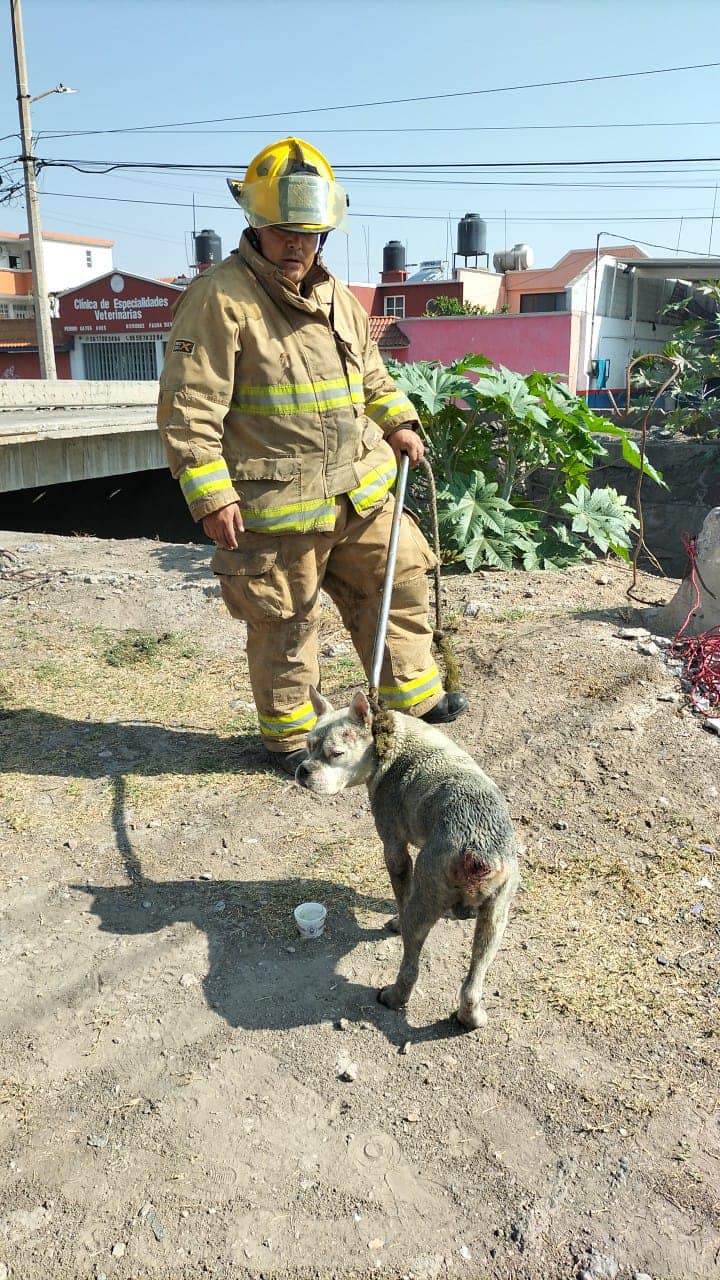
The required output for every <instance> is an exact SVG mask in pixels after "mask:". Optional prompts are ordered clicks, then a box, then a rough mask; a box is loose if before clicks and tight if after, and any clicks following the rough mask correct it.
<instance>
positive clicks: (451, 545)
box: [389, 355, 664, 570]
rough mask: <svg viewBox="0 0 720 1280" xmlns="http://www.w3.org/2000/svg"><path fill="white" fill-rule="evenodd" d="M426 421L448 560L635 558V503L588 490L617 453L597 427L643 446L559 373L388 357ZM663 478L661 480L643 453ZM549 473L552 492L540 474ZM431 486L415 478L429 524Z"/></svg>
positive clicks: (542, 563) (531, 564)
mask: <svg viewBox="0 0 720 1280" xmlns="http://www.w3.org/2000/svg"><path fill="white" fill-rule="evenodd" d="M389 365H390V369H391V372H392V374H393V377H394V378H395V380H396V382H397V383H398V386H400V387H401V388H402V390H403V391H405V393H406V394H407V395H408V396H409V398H410V399H411V400H412V401H413V404H414V405H415V407H416V409H417V410H418V414H419V416H420V420H421V424H422V429H423V433H424V436H425V439H426V443H427V446H428V454H429V460H430V463H431V465H432V467H433V470H434V473H435V476H436V481H437V485H438V523H439V527H440V531H441V548H442V553H443V558H444V559H445V561H446V562H451V561H457V560H462V561H464V563H465V564H466V565H467V567H468V568H469V569H471V570H475V569H477V568H479V567H480V566H481V565H489V566H494V567H496V568H510V567H512V566H513V565H522V566H524V567H525V568H528V569H530V568H542V567H563V566H565V565H568V564H573V563H576V562H577V561H579V560H584V559H591V558H593V556H595V555H597V553H598V552H602V553H607V552H613V553H614V554H616V555H619V556H623V557H624V558H627V556H628V552H629V547H630V532H631V530H632V528H633V527H635V525H636V524H637V522H636V520H635V516H634V514H633V512H632V509H631V508H630V507H628V506H627V503H626V500H625V499H624V498H621V497H620V496H619V495H618V494H617V493H616V492H615V490H614V489H609V488H607V489H594V490H592V491H591V490H590V489H589V487H588V483H587V482H588V479H589V475H590V471H591V470H592V467H593V464H594V462H595V459H596V458H598V457H601V456H603V455H605V454H606V453H607V451H606V449H605V448H604V446H603V445H602V443H601V442H600V440H599V439H598V438H597V434H596V433H597V432H601V431H602V432H603V433H604V434H611V435H615V436H619V437H620V438H621V441H622V451H623V456H624V458H625V459H626V461H627V462H628V463H629V464H630V465H631V466H636V467H637V466H639V465H640V460H641V459H640V451H639V449H638V448H637V446H636V445H635V443H634V441H633V440H632V439H631V438H630V437H629V436H628V435H627V433H626V432H625V431H624V430H623V429H622V428H621V427H618V426H614V425H613V424H611V423H607V422H606V421H605V420H600V419H598V418H596V417H595V415H594V414H593V413H592V411H591V410H590V409H588V407H587V404H586V403H585V401H584V400H582V399H579V398H578V397H576V396H574V395H573V394H572V393H571V392H570V391H569V390H568V388H567V386H566V385H565V384H564V383H563V382H562V381H561V380H560V379H559V378H558V377H555V376H552V375H550V374H545V373H539V372H535V373H531V374H529V375H528V376H527V377H522V376H521V375H520V374H517V373H513V372H512V371H511V370H509V369H506V368H504V367H503V366H502V365H500V366H498V367H495V366H493V365H492V364H491V362H490V361H489V360H488V359H487V358H486V357H485V356H482V355H468V356H465V357H464V358H463V359H461V360H456V361H454V362H453V363H452V364H451V365H449V366H443V365H441V364H438V363H436V362H433V361H421V362H418V363H416V364H399V363H396V362H389ZM643 469H644V471H645V472H646V474H647V475H649V476H651V477H652V479H654V480H655V481H656V482H657V483H660V484H662V483H664V482H663V480H662V477H661V475H660V474H659V472H658V471H656V470H655V468H654V467H653V466H652V465H651V464H650V463H649V462H648V461H647V459H644V462H643ZM540 476H541V477H542V481H543V485H542V488H543V495H544V496H543V499H542V500H538V499H537V497H536V496H532V497H531V494H533V495H534V490H535V487H536V486H535V485H533V486H531V485H530V481H531V479H532V478H533V477H535V478H536V480H538V479H539V478H540ZM426 485H427V481H426V480H425V478H424V474H423V472H422V470H420V471H418V472H415V473H413V479H412V481H411V490H410V500H411V502H413V501H414V505H415V506H416V509H417V510H418V513H419V515H420V518H421V520H423V522H424V523H425V525H426V527H427V516H426V513H427V510H428V496H429V495H428V494H427V492H426Z"/></svg>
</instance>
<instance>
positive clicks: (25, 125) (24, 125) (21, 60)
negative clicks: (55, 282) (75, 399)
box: [10, 0, 77, 379]
mask: <svg viewBox="0 0 720 1280" xmlns="http://www.w3.org/2000/svg"><path fill="white" fill-rule="evenodd" d="M10 17H11V21H12V33H13V48H14V51H15V78H16V83H17V100H18V114H19V116H20V141H21V146H22V156H21V160H22V166H23V175H24V178H25V206H26V209H27V219H28V235H29V238H30V266H31V267H32V285H33V297H34V300H35V331H36V333H37V344H38V356H39V358H40V376H41V377H42V378H47V379H55V378H57V371H56V368H55V344H54V342H53V333H52V323H51V319H50V299H49V298H48V294H47V289H46V287H45V259H44V257H43V243H42V231H41V229H40V206H39V203H38V193H37V174H36V172H35V156H34V154H33V137H32V127H31V124H30V103H31V102H37V101H38V99H39V98H46V97H47V96H48V94H51V93H76V92H77V90H75V89H68V88H66V86H65V85H64V84H59V85H57V86H56V87H55V88H54V89H48V90H47V91H46V92H45V93H39V94H38V95H37V97H36V98H31V97H30V94H29V93H28V85H27V67H26V65H25V39H24V36H23V28H22V13H21V11H20V0H10Z"/></svg>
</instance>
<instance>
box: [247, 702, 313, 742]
mask: <svg viewBox="0 0 720 1280" xmlns="http://www.w3.org/2000/svg"><path fill="white" fill-rule="evenodd" d="M258 723H259V725H260V728H261V730H262V732H263V733H264V734H265V736H266V737H272V738H287V737H290V736H291V735H292V734H294V733H298V732H300V731H303V730H305V731H306V730H308V729H312V727H313V725H314V724H316V723H317V716H316V715H315V712H314V711H313V708H312V703H310V702H303V704H302V706H300V707H298V708H297V709H296V710H295V711H288V712H286V713H284V714H283V715H279V716H261V715H260V714H259V713H258Z"/></svg>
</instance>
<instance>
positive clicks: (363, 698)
mask: <svg viewBox="0 0 720 1280" xmlns="http://www.w3.org/2000/svg"><path fill="white" fill-rule="evenodd" d="M350 714H351V715H352V717H353V719H355V720H357V722H358V724H362V725H364V726H365V728H366V729H369V728H370V725H371V724H372V711H371V710H370V703H369V702H368V699H367V694H366V693H363V691H362V689H358V691H357V693H356V694H355V697H354V698H353V700H352V702H351V703H350Z"/></svg>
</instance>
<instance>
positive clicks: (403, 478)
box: [370, 453, 410, 702]
mask: <svg viewBox="0 0 720 1280" xmlns="http://www.w3.org/2000/svg"><path fill="white" fill-rule="evenodd" d="M409 466H410V459H409V457H408V455H407V454H406V453H403V455H402V457H401V458H400V470H399V472H398V478H397V485H396V488H395V510H394V511H393V518H392V526H391V528H390V545H389V547H388V557H387V564H386V565H385V579H384V581H383V593H382V600H381V602H380V612H379V614H378V620H377V627H376V628H375V646H374V648H373V660H372V667H371V669H370V700H371V702H372V701H373V700H375V702H377V698H378V685H379V683H380V670H381V668H382V660H383V653H384V650H385V636H386V634H387V624H388V616H389V613H390V600H391V597H392V589H393V582H394V579H395V561H396V560H397V549H398V541H399V538H400V521H401V519H402V512H403V503H404V501H405V489H406V486H407V477H408V468H409Z"/></svg>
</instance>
